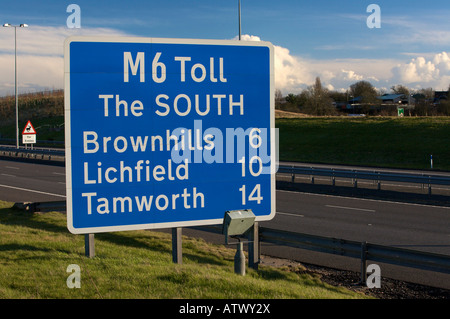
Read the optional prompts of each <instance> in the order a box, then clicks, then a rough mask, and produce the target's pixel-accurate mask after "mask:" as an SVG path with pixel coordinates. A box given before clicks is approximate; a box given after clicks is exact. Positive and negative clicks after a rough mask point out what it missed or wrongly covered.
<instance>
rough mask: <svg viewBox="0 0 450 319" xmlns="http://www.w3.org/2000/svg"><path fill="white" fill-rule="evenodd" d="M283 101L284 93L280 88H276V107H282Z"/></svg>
mask: <svg viewBox="0 0 450 319" xmlns="http://www.w3.org/2000/svg"><path fill="white" fill-rule="evenodd" d="M282 101H283V95H282V94H281V91H280V90H279V89H276V90H275V108H277V109H279V108H280V107H281V102H282Z"/></svg>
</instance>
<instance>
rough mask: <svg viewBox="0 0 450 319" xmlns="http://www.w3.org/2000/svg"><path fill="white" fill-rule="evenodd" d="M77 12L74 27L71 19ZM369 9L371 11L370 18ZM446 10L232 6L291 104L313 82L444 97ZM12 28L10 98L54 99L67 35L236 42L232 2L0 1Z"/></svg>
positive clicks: (4, 39)
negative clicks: (271, 51)
mask: <svg viewBox="0 0 450 319" xmlns="http://www.w3.org/2000/svg"><path fill="white" fill-rule="evenodd" d="M71 4H76V5H78V7H79V8H80V15H79V19H78V20H77V21H79V22H80V25H79V26H80V27H79V28H76V27H73V26H74V25H73V22H74V21H75V20H73V19H72V18H73V16H72V14H73V13H74V11H72V10H69V12H68V11H67V9H68V6H69V5H71ZM370 5H376V8H375V9H374V8H372V7H373V6H370ZM449 17H450V7H449V6H448V0H429V1H424V0H421V1H416V0H408V1H406V0H402V1H398V0H369V1H364V0H341V1H336V0H328V1H325V0H315V1H310V0H277V1H273V0H270V1H269V0H241V30H242V40H245V41H268V42H271V43H272V44H273V45H274V47H275V87H276V88H277V89H279V90H281V92H282V93H283V95H286V94H289V93H293V94H299V93H300V92H301V91H302V90H303V89H305V88H306V87H308V86H309V85H312V84H313V83H314V80H315V78H316V77H320V79H321V81H322V84H323V85H324V86H325V87H327V88H328V89H330V90H336V91H342V92H345V90H347V89H348V88H349V86H350V85H351V84H353V83H356V82H357V81H361V80H365V81H369V82H370V83H372V85H373V86H375V87H376V88H378V89H380V90H381V91H382V92H385V93H389V92H390V91H391V87H392V86H394V85H399V84H401V85H404V86H406V87H408V88H410V89H413V90H418V89H421V88H432V89H434V90H447V89H448V87H449V85H450V19H449ZM68 18H69V20H70V22H72V24H71V23H70V22H69V24H68V21H67V20H68ZM5 23H9V24H12V25H19V24H22V23H25V24H28V25H29V27H28V28H17V73H18V87H19V93H29V92H35V91H40V90H45V89H61V88H63V87H64V81H63V61H64V57H63V43H64V39H65V38H66V37H68V36H71V35H98V36H138V37H155V38H190V39H220V40H237V38H238V34H239V28H238V0H164V1H162V0H158V1H156V0H127V1H122V0H121V1H119V0H95V1H92V0H69V1H62V0H21V1H11V0H0V24H1V25H3V24H5ZM12 94H14V28H4V27H0V96H4V95H12Z"/></svg>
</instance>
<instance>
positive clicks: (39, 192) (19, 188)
mask: <svg viewBox="0 0 450 319" xmlns="http://www.w3.org/2000/svg"><path fill="white" fill-rule="evenodd" d="M0 187H5V188H11V189H17V190H20V191H25V192H32V193H38V194H44V195H51V196H57V197H64V198H65V197H66V195H60V194H53V193H47V192H41V191H37V190H33V189H27V188H22V187H15V186H9V185H1V184H0Z"/></svg>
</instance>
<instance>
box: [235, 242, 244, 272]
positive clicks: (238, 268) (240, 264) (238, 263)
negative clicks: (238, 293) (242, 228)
mask: <svg viewBox="0 0 450 319" xmlns="http://www.w3.org/2000/svg"><path fill="white" fill-rule="evenodd" d="M234 272H235V273H236V274H238V275H241V276H245V255H244V243H243V242H242V241H240V240H239V243H238V244H237V251H236V255H234Z"/></svg>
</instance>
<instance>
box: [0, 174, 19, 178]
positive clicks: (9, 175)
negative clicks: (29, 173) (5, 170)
mask: <svg viewBox="0 0 450 319" xmlns="http://www.w3.org/2000/svg"><path fill="white" fill-rule="evenodd" d="M0 175H2V176H8V177H16V175H11V174H0Z"/></svg>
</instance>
